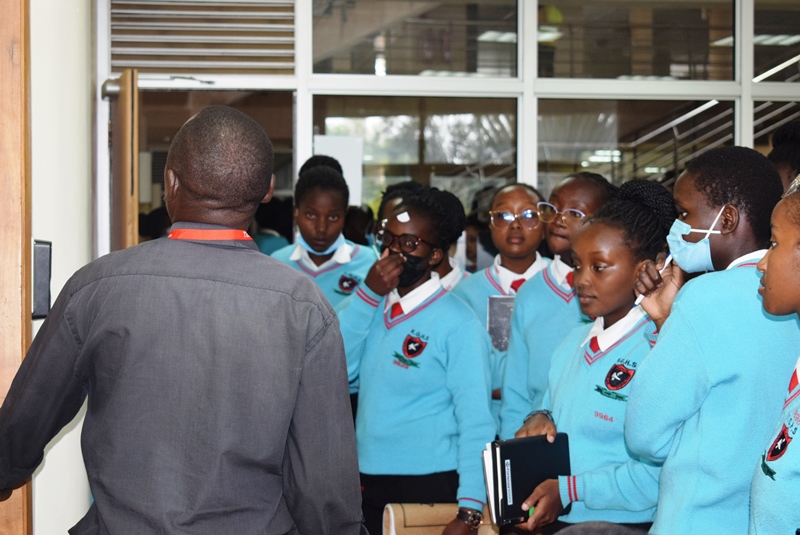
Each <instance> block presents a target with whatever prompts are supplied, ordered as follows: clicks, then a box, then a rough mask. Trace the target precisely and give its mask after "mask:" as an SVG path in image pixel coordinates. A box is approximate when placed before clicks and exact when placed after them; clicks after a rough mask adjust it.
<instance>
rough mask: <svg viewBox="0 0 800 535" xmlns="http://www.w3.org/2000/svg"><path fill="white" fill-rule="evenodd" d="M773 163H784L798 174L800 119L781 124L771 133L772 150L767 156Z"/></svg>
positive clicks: (799, 170) (799, 169)
mask: <svg viewBox="0 0 800 535" xmlns="http://www.w3.org/2000/svg"><path fill="white" fill-rule="evenodd" d="M767 158H769V161H771V162H772V164H773V165H775V166H778V165H786V166H788V167H789V168H790V169H791V170H792V171H793V172H794V173H795V174H800V121H792V122H790V123H786V124H785V125H783V126H781V127H780V128H778V129H777V130H775V133H774V134H773V135H772V152H770V153H769V155H768V156H767Z"/></svg>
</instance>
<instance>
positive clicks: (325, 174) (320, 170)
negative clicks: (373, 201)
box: [294, 165, 350, 210]
mask: <svg viewBox="0 0 800 535" xmlns="http://www.w3.org/2000/svg"><path fill="white" fill-rule="evenodd" d="M315 189H320V190H324V191H335V192H338V193H339V194H340V195H341V196H342V200H343V201H344V209H345V210H346V209H347V205H348V203H349V202H350V189H349V188H348V187H347V182H345V180H344V177H342V174H341V173H339V172H338V171H337V170H336V169H334V168H333V167H328V166H327V165H318V166H315V167H311V168H309V169H307V170H305V171H303V172H302V173H301V174H300V177H299V178H298V179H297V184H295V185H294V205H295V206H300V203H301V202H303V199H305V198H306V197H307V196H308V195H309V193H310V192H311V191H312V190H315Z"/></svg>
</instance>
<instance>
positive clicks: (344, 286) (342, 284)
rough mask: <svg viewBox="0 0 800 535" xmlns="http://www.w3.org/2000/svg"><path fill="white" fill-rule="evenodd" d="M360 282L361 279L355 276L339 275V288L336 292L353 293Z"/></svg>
mask: <svg viewBox="0 0 800 535" xmlns="http://www.w3.org/2000/svg"><path fill="white" fill-rule="evenodd" d="M358 283H359V281H358V280H356V279H354V278H353V277H348V276H347V275H342V276H341V277H339V289H338V290H336V293H340V294H344V295H349V294H351V293H353V290H355V289H356V287H357V286H358Z"/></svg>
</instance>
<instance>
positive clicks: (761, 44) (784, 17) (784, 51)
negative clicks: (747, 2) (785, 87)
mask: <svg viewBox="0 0 800 535" xmlns="http://www.w3.org/2000/svg"><path fill="white" fill-rule="evenodd" d="M755 8H756V11H755V35H754V36H753V44H754V48H755V50H754V52H755V59H754V62H755V63H754V74H755V78H754V79H755V81H757V82H761V81H767V82H797V81H800V2H775V1H774V0H771V1H768V0H756V2H755Z"/></svg>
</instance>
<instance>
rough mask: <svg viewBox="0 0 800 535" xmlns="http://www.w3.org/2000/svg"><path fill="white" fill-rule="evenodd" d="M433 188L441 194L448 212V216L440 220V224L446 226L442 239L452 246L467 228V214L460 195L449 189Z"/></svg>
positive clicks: (440, 196)
mask: <svg viewBox="0 0 800 535" xmlns="http://www.w3.org/2000/svg"><path fill="white" fill-rule="evenodd" d="M431 190H432V191H433V192H436V194H437V195H439V200H440V202H441V203H442V207H443V208H444V209H445V212H447V217H445V219H444V220H442V221H440V224H441V225H442V226H444V227H445V228H444V230H443V232H442V240H443V241H444V243H445V244H446V245H447V247H450V246H451V245H453V244H454V243H455V242H457V241H458V238H460V237H461V234H462V233H463V232H464V229H465V228H467V214H466V213H464V205H463V204H461V201H460V200H459V198H458V197H456V196H455V195H453V194H452V193H450V192H449V191H442V190H438V189H436V188H431Z"/></svg>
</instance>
